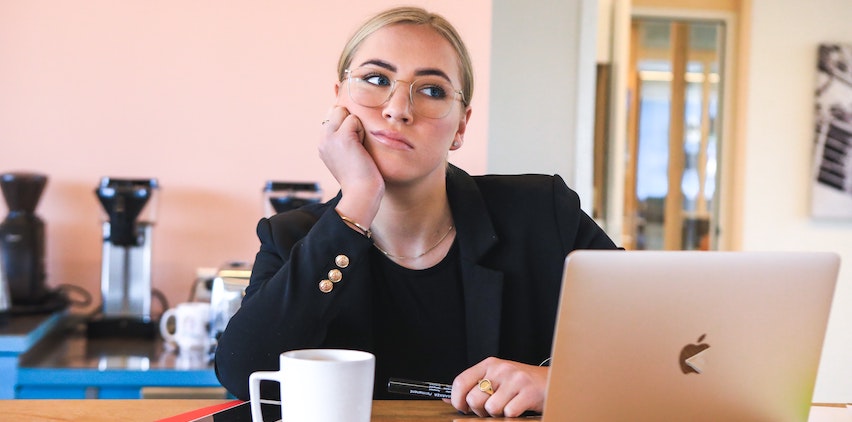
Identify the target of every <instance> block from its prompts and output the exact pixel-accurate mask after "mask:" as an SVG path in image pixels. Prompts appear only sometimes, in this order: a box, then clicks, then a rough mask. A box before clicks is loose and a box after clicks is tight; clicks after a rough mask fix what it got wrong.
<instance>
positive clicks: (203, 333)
mask: <svg viewBox="0 0 852 422" xmlns="http://www.w3.org/2000/svg"><path fill="white" fill-rule="evenodd" d="M172 318H174V320H175V322H174V332H171V331H170V330H169V320H170V319H172ZM209 324H210V304H209V303H207V302H184V303H180V304H178V305H177V306H176V307H174V308H170V309H168V310H167V311H166V312H164V313H163V316H162V317H161V318H160V334H162V336H163V339H164V340H166V341H168V342H173V343H175V344H177V346H178V349H179V350H180V351H181V352H185V351H189V350H203V349H206V348H208V347H210V342H211V340H210V334H209V332H208V330H207V329H208V326H209Z"/></svg>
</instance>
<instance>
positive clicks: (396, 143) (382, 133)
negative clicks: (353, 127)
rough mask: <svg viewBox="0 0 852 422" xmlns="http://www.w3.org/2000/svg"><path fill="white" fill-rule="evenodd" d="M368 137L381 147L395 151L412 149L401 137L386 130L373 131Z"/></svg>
mask: <svg viewBox="0 0 852 422" xmlns="http://www.w3.org/2000/svg"><path fill="white" fill-rule="evenodd" d="M370 135H372V136H373V138H375V139H376V141H378V142H380V143H381V144H383V145H386V146H388V147H391V148H395V149H406V150H408V149H413V146H412V145H411V144H410V143H409V142H408V140H406V139H405V137H403V136H402V135H400V134H399V133H396V132H391V131H386V130H374V131H371V132H370Z"/></svg>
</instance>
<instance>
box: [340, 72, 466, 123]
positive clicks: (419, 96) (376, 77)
mask: <svg viewBox="0 0 852 422" xmlns="http://www.w3.org/2000/svg"><path fill="white" fill-rule="evenodd" d="M346 79H347V82H348V91H349V98H351V99H352V101H355V102H356V103H358V104H360V105H362V106H364V107H378V106H380V105H382V104H384V103H386V102H388V100H390V98H391V96H392V95H393V93H394V91H395V90H396V85H397V82H402V83H407V84H408V98H409V102H410V103H411V110H412V111H413V112H414V113H415V114H417V115H420V116H423V117H427V118H431V119H440V118H442V117H444V116H446V115H447V114H449V113H450V110H452V108H453V103H455V102H456V100H457V99H461V100H462V101H463V100H464V94H463V93H462V92H461V91H460V90H456V89H455V88H454V87H453V85H452V84H450V83H449V82H448V81H447V80H446V79H444V78H441V77H439V76H425V77H422V78H418V79H415V80H414V81H411V82H408V81H403V80H399V79H396V80H391V79H390V78H389V77H388V76H387V75H385V74H384V73H383V70H381V69H377V68H371V67H360V68H358V69H354V70H350V69H346Z"/></svg>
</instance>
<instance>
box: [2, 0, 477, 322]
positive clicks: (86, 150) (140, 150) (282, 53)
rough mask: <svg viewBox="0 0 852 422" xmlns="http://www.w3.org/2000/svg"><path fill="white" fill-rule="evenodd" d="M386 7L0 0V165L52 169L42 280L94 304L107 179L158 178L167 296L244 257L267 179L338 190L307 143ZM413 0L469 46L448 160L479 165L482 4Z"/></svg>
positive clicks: (334, 0) (158, 277)
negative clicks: (464, 108)
mask: <svg viewBox="0 0 852 422" xmlns="http://www.w3.org/2000/svg"><path fill="white" fill-rule="evenodd" d="M395 4H398V3H397V2H394V1H388V0H368V1H359V2H355V3H353V2H350V1H343V0H322V1H312V2H290V1H271V0H250V1H240V2H236V1H225V0H204V1H202V0H149V1H127V0H125V1H115V0H85V1H82V0H78V1H62V2H55V1H49V0H4V1H3V2H0V172H7V171H16V170H23V171H37V172H43V173H46V174H47V175H48V176H49V181H48V185H47V188H46V190H45V193H44V195H43V196H42V200H41V203H40V204H39V207H38V209H37V213H38V214H39V215H40V216H41V218H42V219H43V220H44V221H45V223H46V224H47V266H48V268H47V270H48V280H49V281H48V283H49V284H50V285H51V286H56V285H59V284H74V285H78V286H82V287H85V288H86V289H87V290H89V291H90V292H92V293H93V294H94V295H95V298H96V301H97V300H98V299H99V298H100V293H99V283H100V274H99V271H100V253H101V252H100V247H101V239H100V227H99V219H100V205H99V204H98V203H97V200H96V198H95V195H94V189H95V187H96V185H97V183H98V181H99V179H100V178H101V177H102V176H112V177H133V178H148V177H156V178H158V179H159V181H160V184H161V186H162V189H161V191H160V198H159V208H158V223H157V226H156V227H155V231H154V247H153V248H154V251H153V254H154V257H153V258H154V263H153V274H154V287H155V288H157V289H159V290H161V291H163V292H164V293H165V294H166V295H167V297H168V299H169V302H170V303H171V304H172V305H173V304H175V303H176V302H179V301H184V300H186V298H187V297H188V295H189V290H190V286H191V284H192V281H193V279H194V277H195V269H196V268H198V267H217V266H219V265H220V264H222V263H224V262H226V261H229V260H246V261H251V260H253V257H254V253H255V252H256V250H257V247H258V242H257V240H256V237H255V235H254V227H255V224H256V222H257V220H258V218H259V217H261V216H262V213H263V208H262V203H261V189H262V186H263V184H264V182H265V181H266V180H269V179H275V180H299V181H301V180H310V181H319V182H320V183H321V186H322V188H323V190H324V194H325V197H326V198H328V197H330V196H333V195H334V194H335V193H336V192H337V184H336V182H335V180H334V179H333V178H332V177H331V175H330V174H329V173H328V172H327V171H326V169H325V167H324V166H323V164H322V163H321V161H320V160H319V158H318V156H317V152H316V141H317V139H318V134H319V128H320V125H319V123H320V121H321V120H322V119H323V117H324V115H325V112H326V110H327V109H328V108H329V107H330V106H331V105H332V103H333V101H334V97H333V91H332V89H333V84H334V82H335V78H336V75H335V65H336V62H337V56H338V54H339V51H340V48H341V47H342V45H343V43H344V42H345V40H346V38H347V37H348V35H349V34H350V33H351V32H352V31H353V30H354V29H355V27H356V26H357V24H359V23H360V22H361V21H362V20H363V19H364V18H366V17H367V16H368V15H371V14H373V13H374V12H377V11H379V10H381V9H384V8H386V7H389V6H392V5H395ZM419 4H420V5H422V6H424V7H426V8H427V9H429V10H433V11H436V12H439V13H442V14H444V15H445V16H446V17H447V18H448V19H449V20H450V21H451V22H454V23H455V24H456V25H457V27H458V29H459V31H460V32H461V34H462V36H463V37H464V38H465V40H466V41H467V43H468V47H469V48H470V50H471V54H472V55H473V60H474V65H475V69H476V72H477V90H476V93H475V95H474V100H473V107H474V113H473V116H472V117H473V118H472V121H471V125H470V126H469V127H468V132H467V136H466V139H467V142H466V143H465V145H464V148H463V149H462V150H460V151H458V152H456V153H453V154H452V155H451V157H450V158H451V161H453V162H454V163H456V164H458V165H460V166H462V167H464V168H466V169H467V170H468V171H470V172H471V173H482V172H484V171H485V157H486V147H487V145H486V140H487V136H486V135H487V134H486V128H487V116H488V107H487V106H488V98H487V97H488V93H487V89H488V79H489V78H488V76H489V68H488V66H489V55H490V39H491V37H490V30H491V2H490V1H486V0H478V1H455V0H434V1H421V2H419ZM0 211H2V215H3V216H5V214H6V208H5V203H3V204H2V205H0ZM154 309H155V312H158V311H159V307H158V306H155V308H154Z"/></svg>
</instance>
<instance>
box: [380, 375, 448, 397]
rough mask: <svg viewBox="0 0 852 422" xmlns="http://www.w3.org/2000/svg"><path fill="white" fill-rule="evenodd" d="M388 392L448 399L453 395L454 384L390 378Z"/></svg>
mask: <svg viewBox="0 0 852 422" xmlns="http://www.w3.org/2000/svg"><path fill="white" fill-rule="evenodd" d="M388 392H390V393H398V394H408V395H411V396H419V397H429V398H438V399H448V398H450V397H452V394H453V386H452V385H450V384H441V383H439V382H429V381H414V380H407V379H401V378H390V379H388Z"/></svg>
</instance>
